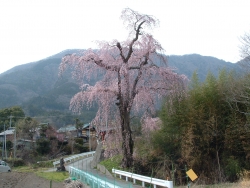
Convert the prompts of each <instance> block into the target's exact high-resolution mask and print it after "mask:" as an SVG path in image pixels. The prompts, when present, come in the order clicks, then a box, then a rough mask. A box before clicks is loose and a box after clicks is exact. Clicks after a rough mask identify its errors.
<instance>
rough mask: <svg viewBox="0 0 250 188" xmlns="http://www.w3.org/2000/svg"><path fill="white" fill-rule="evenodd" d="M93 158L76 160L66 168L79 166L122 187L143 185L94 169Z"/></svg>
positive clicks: (132, 187) (135, 187)
mask: <svg viewBox="0 0 250 188" xmlns="http://www.w3.org/2000/svg"><path fill="white" fill-rule="evenodd" d="M92 158H93V157H89V158H85V159H82V160H79V161H76V162H74V163H71V164H68V165H66V166H65V167H66V170H69V166H73V167H75V168H78V169H80V170H83V171H85V172H88V173H92V174H93V175H95V176H98V177H100V178H102V179H103V180H105V181H108V182H110V183H115V185H117V186H120V187H122V188H141V187H142V186H139V185H133V184H132V182H126V181H124V180H120V179H118V178H114V177H110V176H106V175H105V174H103V173H101V172H99V171H98V170H96V169H92V168H91V167H90V163H91V161H92Z"/></svg>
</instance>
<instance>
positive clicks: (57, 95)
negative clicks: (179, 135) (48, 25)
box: [0, 49, 239, 117]
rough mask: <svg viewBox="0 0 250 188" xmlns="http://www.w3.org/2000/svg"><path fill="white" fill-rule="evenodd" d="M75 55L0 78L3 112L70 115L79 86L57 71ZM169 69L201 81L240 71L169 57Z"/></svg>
mask: <svg viewBox="0 0 250 188" xmlns="http://www.w3.org/2000/svg"><path fill="white" fill-rule="evenodd" d="M74 52H79V50H76V49H75V50H65V51H63V52H60V53H58V54H55V55H52V56H50V57H47V58H45V59H43V60H40V61H37V62H32V63H28V64H24V65H19V66H17V67H14V68H12V69H10V70H8V71H6V72H5V73H2V74H0V98H1V100H0V108H5V107H11V106H16V105H20V106H22V107H23V109H24V111H25V112H26V114H27V115H29V116H36V115H41V114H46V113H47V112H49V111H60V112H63V113H70V111H69V110H68V109H69V108H68V107H69V101H70V99H71V97H72V96H73V95H74V94H75V93H76V92H77V91H78V90H79V86H78V85H77V84H76V83H75V81H74V80H73V79H71V76H70V74H69V72H66V73H65V74H64V75H63V76H62V77H59V76H58V67H59V64H60V62H61V58H62V57H63V56H64V55H66V54H71V53H74ZM168 65H169V66H170V67H173V69H175V71H176V72H178V73H180V74H185V75H186V76H188V78H191V75H192V74H193V72H194V71H197V73H198V76H199V78H200V80H201V81H203V80H204V79H205V76H206V75H207V73H208V72H211V73H212V74H214V75H218V71H219V70H220V69H223V68H226V69H228V70H235V71H238V70H239V66H238V64H233V63H229V62H225V61H223V60H218V59H216V58H214V57H207V56H201V55H198V54H191V55H184V56H174V55H173V56H169V57H168ZM91 117H92V116H91Z"/></svg>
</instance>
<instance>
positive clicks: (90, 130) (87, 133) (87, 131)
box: [81, 123, 96, 142]
mask: <svg viewBox="0 0 250 188" xmlns="http://www.w3.org/2000/svg"><path fill="white" fill-rule="evenodd" d="M95 136H96V129H95V127H93V126H92V127H90V123H87V124H84V125H83V127H82V135H81V137H82V138H83V139H84V140H83V141H84V142H87V141H88V140H89V137H91V138H95Z"/></svg>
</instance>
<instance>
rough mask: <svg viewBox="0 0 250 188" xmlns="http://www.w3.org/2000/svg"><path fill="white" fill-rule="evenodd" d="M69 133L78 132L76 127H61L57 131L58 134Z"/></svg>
mask: <svg viewBox="0 0 250 188" xmlns="http://www.w3.org/2000/svg"><path fill="white" fill-rule="evenodd" d="M69 131H76V127H75V126H74V125H71V126H67V127H61V128H60V129H58V130H57V132H69Z"/></svg>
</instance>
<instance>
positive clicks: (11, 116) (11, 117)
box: [10, 115, 14, 127]
mask: <svg viewBox="0 0 250 188" xmlns="http://www.w3.org/2000/svg"><path fill="white" fill-rule="evenodd" d="M13 117H14V116H12V115H10V127H11V118H13Z"/></svg>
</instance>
